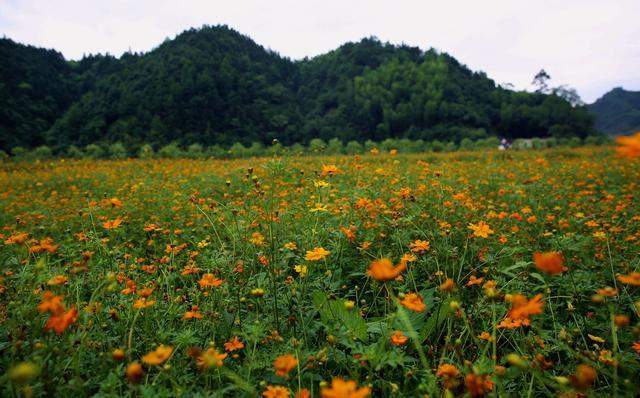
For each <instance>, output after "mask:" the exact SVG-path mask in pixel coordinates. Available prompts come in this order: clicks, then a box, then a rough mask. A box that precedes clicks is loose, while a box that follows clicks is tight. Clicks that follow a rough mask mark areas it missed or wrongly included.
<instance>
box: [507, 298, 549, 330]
mask: <svg viewBox="0 0 640 398" xmlns="http://www.w3.org/2000/svg"><path fill="white" fill-rule="evenodd" d="M541 299H542V295H541V294H538V295H536V296H534V297H533V298H532V299H531V300H528V299H527V298H526V297H525V296H523V295H522V294H516V295H513V296H507V301H509V302H511V309H510V310H509V312H508V313H507V317H506V318H505V319H504V320H503V321H502V322H500V324H499V325H498V328H507V329H511V328H517V327H520V326H528V325H530V324H531V321H530V319H529V317H530V316H531V315H538V314H542V309H543V307H544V303H543V302H541V301H540V300H541Z"/></svg>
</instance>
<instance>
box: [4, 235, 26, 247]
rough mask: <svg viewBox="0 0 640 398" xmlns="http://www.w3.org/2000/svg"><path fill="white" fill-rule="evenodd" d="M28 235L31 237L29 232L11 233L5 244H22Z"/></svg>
mask: <svg viewBox="0 0 640 398" xmlns="http://www.w3.org/2000/svg"><path fill="white" fill-rule="evenodd" d="M28 237H29V234H28V233H26V232H18V233H15V234H13V235H11V236H10V237H9V238H7V240H5V241H4V244H5V245H21V244H23V243H24V242H25V241H26V240H27V238H28Z"/></svg>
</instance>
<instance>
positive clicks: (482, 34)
mask: <svg viewBox="0 0 640 398" xmlns="http://www.w3.org/2000/svg"><path fill="white" fill-rule="evenodd" d="M639 17H640V0H483V1H478V0H467V1H462V0H447V1H444V2H443V1H432V0H422V1H413V0H411V1H410V0H386V1H382V0H341V1H335V0H321V1H317V0H269V1H261V0H234V1H226V0H225V1H222V0H208V1H207V0H177V1H166V0H131V1H124V0H102V1H94V0H45V1H41V0H0V35H4V36H6V37H9V38H11V39H13V40H15V41H18V42H20V43H25V44H32V45H35V46H39V47H46V48H55V49H56V50H58V51H60V52H62V54H64V56H65V57H66V58H67V59H79V58H81V57H82V56H83V54H91V53H106V52H108V53H110V54H113V55H116V56H119V55H121V54H122V53H123V52H126V51H129V50H131V51H134V52H143V51H149V50H151V49H152V48H154V47H156V46H158V45H159V44H160V43H161V42H162V41H164V40H165V39H166V38H173V37H175V35H177V34H178V33H180V32H182V31H183V30H186V29H189V28H191V27H200V26H202V25H205V24H207V25H217V24H225V25H228V26H230V27H232V28H234V29H236V30H238V31H239V32H241V33H243V34H245V35H248V36H249V37H251V38H252V39H253V40H255V41H256V42H257V43H258V44H261V45H263V46H264V47H267V48H270V49H272V50H274V51H276V52H278V53H280V54H281V55H283V56H287V57H290V58H292V59H299V58H303V57H305V56H309V57H312V56H315V55H318V54H322V53H325V52H327V51H330V50H332V49H335V48H336V47H338V46H339V45H341V44H343V43H345V42H348V41H357V40H359V39H361V38H363V37H369V36H376V37H378V38H379V39H380V40H382V41H389V42H391V43H394V44H402V43H405V44H408V45H413V46H418V47H420V48H422V49H428V48H432V47H433V48H435V49H437V50H439V51H443V52H447V53H449V54H451V55H452V56H454V57H455V58H457V59H458V60H459V61H460V62H462V63H464V64H466V65H467V66H468V67H469V68H471V69H472V70H476V71H477V70H481V71H484V72H486V73H487V75H488V76H489V77H491V78H492V79H494V80H495V81H496V83H499V84H504V83H511V84H513V86H514V87H515V88H517V89H532V87H531V81H532V79H533V76H534V75H535V74H536V72H537V71H538V70H540V69H541V68H544V69H545V70H546V71H547V72H548V73H549V75H551V78H552V80H551V85H554V86H558V85H561V84H566V85H569V86H571V87H574V88H576V89H577V90H578V93H579V94H580V95H581V96H582V99H583V100H584V101H585V102H593V101H594V100H595V99H597V98H598V97H600V96H601V95H602V94H604V93H605V92H607V91H609V90H610V89H611V88H613V87H617V86H621V87H624V88H625V89H627V90H640V23H638V20H639Z"/></svg>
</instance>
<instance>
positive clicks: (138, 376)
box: [125, 362, 144, 383]
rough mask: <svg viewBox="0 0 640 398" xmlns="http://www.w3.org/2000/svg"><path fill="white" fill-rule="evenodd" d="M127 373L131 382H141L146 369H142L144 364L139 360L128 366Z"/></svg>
mask: <svg viewBox="0 0 640 398" xmlns="http://www.w3.org/2000/svg"><path fill="white" fill-rule="evenodd" d="M125 375H126V376H127V380H128V381H129V383H139V382H140V380H142V376H143V375H144V370H142V366H141V365H140V364H139V363H138V362H132V363H130V364H129V365H128V366H127V370H126V371H125Z"/></svg>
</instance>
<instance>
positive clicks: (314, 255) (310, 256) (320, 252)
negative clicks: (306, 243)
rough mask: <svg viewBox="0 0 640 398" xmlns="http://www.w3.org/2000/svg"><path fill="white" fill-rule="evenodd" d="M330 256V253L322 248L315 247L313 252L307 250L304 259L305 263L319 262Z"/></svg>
mask: <svg viewBox="0 0 640 398" xmlns="http://www.w3.org/2000/svg"><path fill="white" fill-rule="evenodd" d="M329 254H331V252H330V251H328V250H325V248H324V247H316V248H315V249H313V250H307V254H306V256H305V257H304V258H305V260H307V261H320V260H322V259H324V258H325V257H327V256H328V255H329Z"/></svg>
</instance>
